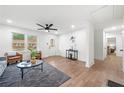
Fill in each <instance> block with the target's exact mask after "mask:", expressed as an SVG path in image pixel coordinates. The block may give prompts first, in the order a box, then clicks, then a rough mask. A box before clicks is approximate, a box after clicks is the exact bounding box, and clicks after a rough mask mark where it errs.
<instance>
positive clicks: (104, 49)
mask: <svg viewBox="0 0 124 93" xmlns="http://www.w3.org/2000/svg"><path fill="white" fill-rule="evenodd" d="M106 57H107V39H106V33H105V32H104V31H103V59H105V58H106Z"/></svg>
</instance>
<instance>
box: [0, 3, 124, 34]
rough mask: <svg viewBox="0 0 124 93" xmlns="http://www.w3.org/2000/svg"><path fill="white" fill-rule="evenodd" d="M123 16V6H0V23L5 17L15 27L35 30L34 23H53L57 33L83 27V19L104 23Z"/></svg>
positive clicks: (4, 21) (3, 21)
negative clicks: (72, 26) (73, 26)
mask: <svg viewBox="0 0 124 93" xmlns="http://www.w3.org/2000/svg"><path fill="white" fill-rule="evenodd" d="M122 16H124V6H100V5H99V6H98V5H89V6H86V5H73V6H71V5H68V6H64V5H62V6H60V5H58V6H55V5H48V6H47V5H26V6H24V5H14V6H12V5H9V6H2V5H1V6H0V23H3V24H7V23H6V19H11V20H12V21H13V23H12V24H10V25H14V26H17V27H23V28H28V29H32V30H36V29H37V28H38V26H37V25H36V23H40V24H42V25H44V24H51V23H52V24H54V28H57V29H59V33H60V34H61V33H65V32H67V31H72V30H73V29H72V28H71V27H70V26H71V25H75V29H79V28H83V26H84V25H85V21H86V20H88V21H90V22H92V23H94V24H105V23H106V22H108V21H111V20H114V19H117V18H121V17H122Z"/></svg>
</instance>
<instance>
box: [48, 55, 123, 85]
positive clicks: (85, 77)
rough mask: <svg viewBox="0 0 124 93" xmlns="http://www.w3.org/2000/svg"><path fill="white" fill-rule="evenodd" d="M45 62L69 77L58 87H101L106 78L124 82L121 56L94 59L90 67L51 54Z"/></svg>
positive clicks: (104, 83)
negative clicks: (103, 59)
mask: <svg viewBox="0 0 124 93" xmlns="http://www.w3.org/2000/svg"><path fill="white" fill-rule="evenodd" d="M46 62H47V63H49V64H51V65H53V66H54V67H56V68H57V69H59V70H61V71H62V72H64V73H66V74H67V75H69V76H70V77H71V79H70V80H68V81H66V82H65V83H64V84H62V85H61V86H60V87H101V86H103V87H104V86H106V84H107V80H113V81H115V82H118V83H120V84H124V72H122V70H121V58H120V57H117V56H115V55H110V56H108V58H107V59H106V60H105V61H98V60H95V64H94V65H93V66H92V67H91V68H89V69H88V68H86V67H85V63H84V62H81V61H72V60H69V59H66V58H63V57H61V56H52V57H48V58H47V59H46Z"/></svg>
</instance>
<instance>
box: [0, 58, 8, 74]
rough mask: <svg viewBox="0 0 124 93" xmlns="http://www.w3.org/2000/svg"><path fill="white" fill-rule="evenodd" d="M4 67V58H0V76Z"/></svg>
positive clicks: (5, 63)
mask: <svg viewBox="0 0 124 93" xmlns="http://www.w3.org/2000/svg"><path fill="white" fill-rule="evenodd" d="M6 67H7V61H6V58H5V57H0V76H2V74H3V72H4V70H5V69H6Z"/></svg>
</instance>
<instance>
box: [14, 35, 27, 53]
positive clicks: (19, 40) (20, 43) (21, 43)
mask: <svg viewBox="0 0 124 93" xmlns="http://www.w3.org/2000/svg"><path fill="white" fill-rule="evenodd" d="M12 34H13V37H12V38H13V39H12V48H13V50H15V51H16V50H19V51H20V50H24V48H25V37H24V34H20V33H12Z"/></svg>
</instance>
